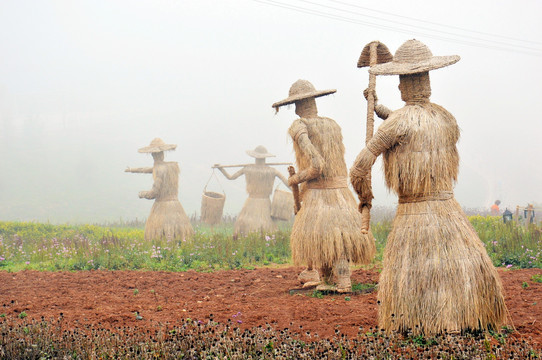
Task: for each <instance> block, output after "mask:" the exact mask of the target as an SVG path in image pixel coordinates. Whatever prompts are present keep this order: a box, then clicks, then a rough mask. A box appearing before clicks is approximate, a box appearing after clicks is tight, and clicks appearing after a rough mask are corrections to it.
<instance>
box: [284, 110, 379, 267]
mask: <svg viewBox="0 0 542 360" xmlns="http://www.w3.org/2000/svg"><path fill="white" fill-rule="evenodd" d="M289 133H290V135H291V136H292V138H293V139H294V150H295V153H296V162H297V167H298V170H299V171H298V174H300V175H302V174H304V173H306V172H307V171H309V172H313V170H310V169H316V174H315V178H316V179H321V180H323V181H326V179H333V178H337V177H342V178H344V177H347V175H348V174H347V169H346V164H345V162H344V145H343V142H342V135H341V128H340V127H339V125H338V124H337V123H336V122H335V121H334V120H332V119H329V118H325V117H319V116H315V117H312V118H303V119H298V120H295V121H294V122H293V124H292V125H291V127H290V129H289ZM299 134H307V136H308V139H309V141H310V144H309V145H308V146H303V147H301V146H300V144H299V142H300V141H302V138H300V135H299ZM303 139H306V137H303ZM303 149H305V150H303ZM307 149H308V150H307ZM301 200H302V206H301V210H300V211H299V212H298V213H297V215H296V217H295V221H294V224H293V227H292V233H291V236H290V241H291V248H292V258H293V261H294V263H295V264H296V265H299V264H307V265H309V266H313V267H315V268H319V269H322V268H323V269H326V268H327V269H330V268H332V267H334V265H335V264H336V263H338V262H339V260H340V259H343V260H348V261H351V262H353V263H356V264H366V263H369V262H370V261H371V260H372V258H373V256H374V253H375V244H374V238H372V236H371V237H369V236H366V235H365V236H363V235H362V234H361V230H360V229H361V214H360V213H359V212H358V210H357V207H356V201H355V199H354V197H353V195H352V192H351V191H350V189H348V188H347V187H340V188H328V189H310V188H309V187H308V186H307V183H306V182H305V183H301Z"/></svg>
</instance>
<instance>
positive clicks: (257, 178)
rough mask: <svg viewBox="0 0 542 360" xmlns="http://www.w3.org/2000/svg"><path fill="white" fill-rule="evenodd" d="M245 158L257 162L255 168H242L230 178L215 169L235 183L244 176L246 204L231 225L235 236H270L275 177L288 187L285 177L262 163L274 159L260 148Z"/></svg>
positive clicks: (263, 148)
mask: <svg viewBox="0 0 542 360" xmlns="http://www.w3.org/2000/svg"><path fill="white" fill-rule="evenodd" d="M247 154H248V155H250V156H252V157H254V158H255V159H256V162H255V164H250V165H244V166H243V168H242V169H241V170H239V171H237V172H236V173H235V174H233V175H230V174H228V172H227V171H226V170H225V169H224V167H222V166H220V165H215V167H216V168H218V169H219V170H220V171H221V172H222V173H223V174H224V176H226V178H228V179H229V180H235V179H237V178H238V177H240V176H241V175H244V176H245V179H246V189H247V193H248V198H247V200H246V201H245V203H244V205H243V208H242V209H241V212H240V213H239V216H238V217H237V221H236V222H235V225H234V235H235V236H239V235H247V234H249V233H251V232H272V231H275V230H276V224H275V223H274V222H273V219H272V218H271V200H270V199H269V197H270V196H271V193H272V192H273V185H274V183H275V178H276V177H278V178H279V179H280V180H282V182H283V183H284V184H286V185H288V182H287V180H286V178H285V177H284V175H282V174H281V173H280V172H279V171H278V170H277V169H275V168H272V167H270V166H268V165H266V163H265V159H266V158H267V157H270V156H274V155H272V154H269V153H268V152H267V149H266V148H265V147H263V146H261V145H260V146H257V147H256V148H255V149H254V150H247Z"/></svg>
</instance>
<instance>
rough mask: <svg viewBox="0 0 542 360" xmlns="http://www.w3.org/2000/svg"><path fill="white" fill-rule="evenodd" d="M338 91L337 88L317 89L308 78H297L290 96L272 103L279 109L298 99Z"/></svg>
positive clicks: (291, 88)
mask: <svg viewBox="0 0 542 360" xmlns="http://www.w3.org/2000/svg"><path fill="white" fill-rule="evenodd" d="M334 92H337V90H336V89H331V90H316V89H315V88H314V85H312V84H311V83H310V82H309V81H307V80H297V81H296V82H295V83H293V85H292V86H291V87H290V92H289V94H288V95H289V96H288V97H287V98H286V99H284V100H281V101H278V102H276V103H274V104H273V105H272V107H274V108H275V109H278V108H279V107H281V106H284V105H288V104H293V103H294V102H296V101H299V100H303V99H308V98H317V97H320V96H325V95H329V94H333V93H334Z"/></svg>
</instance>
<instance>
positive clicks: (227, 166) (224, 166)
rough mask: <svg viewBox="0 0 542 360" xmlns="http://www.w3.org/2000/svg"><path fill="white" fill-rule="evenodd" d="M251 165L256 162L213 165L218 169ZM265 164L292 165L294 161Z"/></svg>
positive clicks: (213, 167)
mask: <svg viewBox="0 0 542 360" xmlns="http://www.w3.org/2000/svg"><path fill="white" fill-rule="evenodd" d="M249 165H254V163H251V164H239V165H219V164H214V165H213V166H211V168H212V169H216V168H231V167H243V166H249ZM264 165H270V166H277V165H292V163H289V162H288V163H265V164H264Z"/></svg>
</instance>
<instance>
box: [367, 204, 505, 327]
mask: <svg viewBox="0 0 542 360" xmlns="http://www.w3.org/2000/svg"><path fill="white" fill-rule="evenodd" d="M378 287H379V290H378V300H379V301H380V309H379V314H378V317H379V325H380V327H381V328H384V329H386V330H387V331H390V330H399V331H407V330H409V329H411V330H412V331H413V332H414V334H425V335H426V336H430V335H433V334H436V333H440V332H444V331H446V330H448V331H459V330H463V329H488V328H489V329H491V328H493V329H498V328H499V327H500V326H501V325H502V324H503V322H504V321H505V316H506V308H505V304H504V299H503V296H502V285H501V281H500V279H499V276H498V274H497V271H496V269H495V267H494V266H493V264H492V263H491V261H490V259H489V257H488V255H487V252H486V250H485V248H484V246H483V244H482V242H481V241H480V239H479V238H478V235H477V234H476V232H475V230H474V228H473V227H472V226H471V224H470V223H469V220H468V219H467V217H466V215H465V214H464V213H463V211H462V209H461V207H460V205H459V204H458V203H457V201H456V200H455V199H454V198H452V199H449V200H444V201H421V202H415V203H406V204H399V206H398V208H397V214H396V217H395V219H394V221H393V228H392V231H391V232H390V234H389V236H388V241H387V244H386V248H385V251H384V266H383V270H382V273H381V275H380V282H379V286H378Z"/></svg>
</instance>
